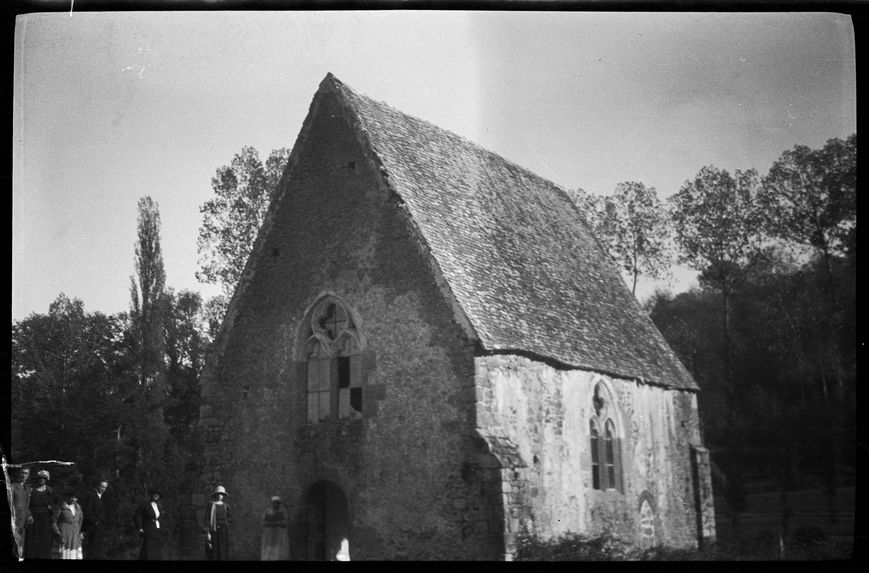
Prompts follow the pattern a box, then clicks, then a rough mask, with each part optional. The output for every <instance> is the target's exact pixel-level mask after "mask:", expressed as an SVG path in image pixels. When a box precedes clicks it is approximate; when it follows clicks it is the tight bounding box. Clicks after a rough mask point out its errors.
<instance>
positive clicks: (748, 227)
mask: <svg viewBox="0 0 869 573" xmlns="http://www.w3.org/2000/svg"><path fill="white" fill-rule="evenodd" d="M758 186H759V179H758V176H757V172H756V171H755V170H754V169H749V170H747V171H736V173H735V175H734V176H731V175H730V174H729V173H728V172H727V171H726V170H719V169H717V168H715V167H713V166H707V167H703V168H702V169H701V170H700V172H699V173H698V174H697V176H696V177H695V178H694V179H693V180H688V181H686V182H685V183H684V184H683V185H682V188H681V189H680V190H679V192H678V193H677V194H676V195H674V196H673V197H671V214H672V219H673V223H674V228H675V231H676V242H677V243H678V245H679V246H680V247H681V259H682V261H683V262H686V263H688V264H690V265H691V266H692V267H694V268H695V269H697V270H698V271H700V272H701V274H700V281H701V283H705V284H708V285H710V286H712V287H714V288H716V289H717V290H718V291H719V292H720V293H721V297H722V333H723V339H724V348H723V356H724V375H725V379H726V381H727V387H728V402H729V416H728V419H729V424H730V425H731V426H732V425H733V421H734V417H735V414H736V412H735V388H734V382H733V376H732V372H731V368H730V366H731V356H730V354H731V345H730V328H729V326H730V302H731V301H730V298H731V295H732V293H733V291H734V289H735V288H736V287H737V285H738V284H739V282H740V281H741V280H742V279H743V278H744V277H745V274H746V272H747V269H748V267H749V266H750V265H751V263H752V262H754V261H755V260H756V257H757V254H758V252H759V251H760V244H761V243H760V226H759V215H758V210H757V208H756V205H755V195H756V193H757V188H758Z"/></svg>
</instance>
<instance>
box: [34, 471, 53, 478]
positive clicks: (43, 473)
mask: <svg viewBox="0 0 869 573" xmlns="http://www.w3.org/2000/svg"><path fill="white" fill-rule="evenodd" d="M36 477H41V478H45V479H51V476H50V475H49V474H48V470H39V472H38V473H37V474H36Z"/></svg>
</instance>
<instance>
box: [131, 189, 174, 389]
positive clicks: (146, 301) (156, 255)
mask: <svg viewBox="0 0 869 573" xmlns="http://www.w3.org/2000/svg"><path fill="white" fill-rule="evenodd" d="M137 227H138V233H137V236H136V244H135V258H134V262H135V269H136V274H135V276H131V277H130V300H131V302H130V320H131V327H132V328H131V329H130V333H131V335H132V342H133V344H134V346H135V348H136V354H137V357H138V360H137V364H138V366H139V382H140V384H142V385H143V386H150V385H152V384H156V383H158V378H159V373H160V370H161V366H162V364H161V354H162V352H163V343H164V342H163V306H164V302H163V296H164V288H165V286H166V272H165V270H164V269H163V252H162V249H161V248H160V212H159V209H158V206H157V203H156V202H155V201H154V200H153V199H151V198H150V197H143V198H141V199H139V215H138V225H137Z"/></svg>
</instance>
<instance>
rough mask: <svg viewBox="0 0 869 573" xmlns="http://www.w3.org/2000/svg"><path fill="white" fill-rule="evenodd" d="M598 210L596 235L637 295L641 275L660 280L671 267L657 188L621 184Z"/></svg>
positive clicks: (664, 217) (665, 225)
mask: <svg viewBox="0 0 869 573" xmlns="http://www.w3.org/2000/svg"><path fill="white" fill-rule="evenodd" d="M593 205H594V204H593ZM594 206H595V207H596V210H597V214H596V216H594V217H593V221H594V227H595V232H596V234H597V236H598V238H599V239H600V240H601V241H602V242H603V243H604V245H605V246H606V248H607V251H608V252H609V254H610V256H611V257H612V258H613V260H614V261H615V262H616V264H618V265H619V267H620V268H621V270H622V271H624V272H626V273H627V274H628V277H629V282H630V284H631V293H633V294H636V291H637V278H638V277H639V275H641V274H644V275H648V276H651V277H659V276H661V273H662V272H663V271H665V270H666V269H667V268H668V267H669V264H670V256H669V250H668V248H667V243H668V238H669V232H668V231H669V229H668V226H667V218H666V216H665V212H664V206H663V204H662V203H661V201H660V200H659V199H658V194H657V192H656V191H655V188H654V187H646V186H645V185H643V184H642V183H637V182H634V181H630V182H625V183H619V184H618V185H617V186H616V189H615V192H614V193H613V194H612V195H611V196H607V197H604V198H603V201H602V202H601V201H599V202H597V205H594Z"/></svg>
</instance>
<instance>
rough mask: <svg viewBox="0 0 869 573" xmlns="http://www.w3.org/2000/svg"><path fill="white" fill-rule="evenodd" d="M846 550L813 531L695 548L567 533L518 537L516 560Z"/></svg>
mask: <svg viewBox="0 0 869 573" xmlns="http://www.w3.org/2000/svg"><path fill="white" fill-rule="evenodd" d="M849 557H851V551H850V548H849V547H847V546H844V545H841V544H838V543H836V542H835V541H834V540H832V539H830V538H828V537H827V536H826V535H825V534H824V533H823V531H821V530H819V529H818V528H804V529H801V530H798V531H797V532H796V534H795V535H794V536H793V537H791V538H788V539H785V540H782V542H780V540H779V538H778V536H776V535H773V534H772V533H770V532H763V533H762V534H761V535H759V536H757V538H755V539H749V540H745V541H738V542H729V541H717V542H715V543H706V544H704V545H702V546H700V547H692V548H676V547H669V546H665V545H658V546H656V547H651V548H647V549H642V548H640V547H636V546H632V545H629V544H627V543H624V542H622V541H620V540H618V539H617V538H615V537H613V536H612V535H609V534H602V535H598V536H590V535H583V534H577V533H568V534H566V535H564V536H562V537H559V538H556V539H552V540H547V541H543V540H540V539H539V538H536V537H533V536H520V537H519V538H518V539H517V555H516V560H517V561H773V560H776V561H805V560H827V559H847V558H849Z"/></svg>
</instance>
